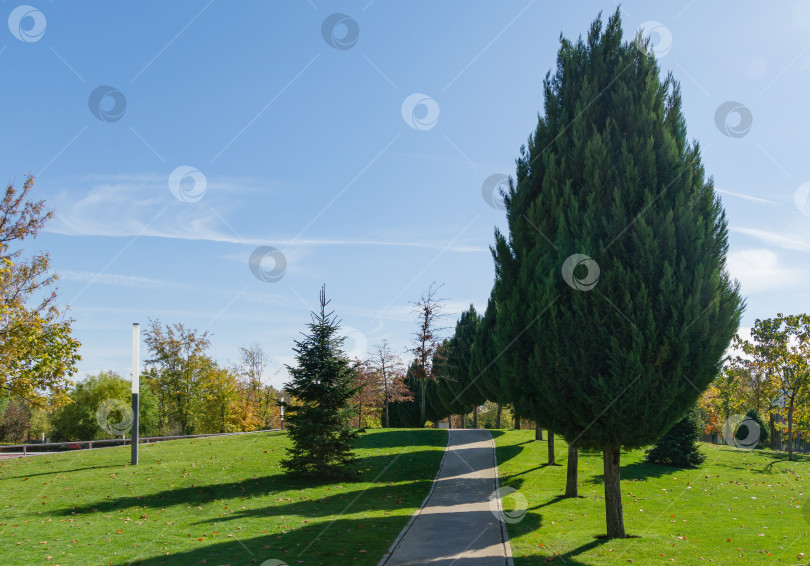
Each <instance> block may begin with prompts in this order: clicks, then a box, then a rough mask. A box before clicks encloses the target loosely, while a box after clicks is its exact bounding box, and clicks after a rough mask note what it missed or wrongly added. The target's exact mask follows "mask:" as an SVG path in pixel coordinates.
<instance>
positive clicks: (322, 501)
mask: <svg viewBox="0 0 810 566" xmlns="http://www.w3.org/2000/svg"><path fill="white" fill-rule="evenodd" d="M446 442H447V432H446V431H443V430H402V429H400V430H387V431H386V430H377V431H369V432H367V433H365V434H363V435H362V436H361V437H360V438H359V439H358V442H357V455H358V456H359V457H360V462H359V463H360V466H359V467H360V469H361V470H362V474H361V475H360V477H359V478H358V479H357V480H355V481H344V482H317V481H305V480H296V479H292V478H290V477H288V476H287V475H285V474H284V473H282V471H281V470H280V468H279V461H280V459H281V458H282V456H283V454H284V447H285V446H286V445H287V437H286V434H285V433H281V432H270V433H263V434H254V435H244V436H235V437H215V438H205V439H197V440H179V441H170V442H163V443H158V444H154V445H150V446H143V447H142V448H141V452H140V464H139V465H138V466H137V467H134V466H130V465H128V462H129V457H130V456H129V455H130V449H129V448H128V447H121V448H104V449H99V450H90V451H77V452H73V453H64V454H56V455H49V456H35V457H29V458H20V459H13V460H4V461H0V497H1V498H2V507H0V508H1V509H2V512H1V513H0V552H2V557H0V563H2V564H3V565H26V566H27V565H31V564H51V565H56V564H58V565H61V566H67V565H73V564H75V565H81V566H86V565H90V564H110V565H116V566H118V565H124V564H133V563H134V564H142V565H149V566H152V565H158V564H166V565H174V564H178V565H179V564H182V565H184V566H185V565H189V564H231V565H237V564H261V563H262V562H264V561H266V560H270V559H277V560H283V561H284V562H286V563H289V564H307V565H309V564H311V565H320V564H324V565H327V564H328V565H330V566H331V565H336V566H340V565H345V564H369V565H373V564H376V563H377V561H378V560H379V559H380V558H381V557H382V556H383V554H384V553H385V551H386V550H387V549H388V547H389V545H390V544H391V542H392V541H393V539H394V538H395V537H396V536H397V534H398V533H399V531H400V530H401V529H402V527H404V526H405V524H406V523H407V521H408V518H409V517H410V515H411V514H412V513H413V512H414V511H415V510H416V509H417V508H418V506H419V505H420V503H421V502H422V500H423V499H424V497H425V495H426V494H427V491H428V489H429V488H430V485H431V483H432V481H433V477H434V476H435V473H436V470H437V469H438V466H439V462H440V461H441V458H442V454H443V450H444V446H445V444H446Z"/></svg>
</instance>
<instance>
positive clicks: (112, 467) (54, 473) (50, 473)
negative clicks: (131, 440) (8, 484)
mask: <svg viewBox="0 0 810 566" xmlns="http://www.w3.org/2000/svg"><path fill="white" fill-rule="evenodd" d="M126 467H127V464H119V465H117V466H116V465H110V466H107V465H104V466H86V467H84V468H70V469H67V470H63V469H60V470H50V471H45V472H37V473H34V474H20V475H18V476H3V475H0V481H2V480H14V479H20V478H33V477H36V476H58V475H61V474H64V473H68V472H70V473H73V472H80V471H83V470H101V469H104V470H116V469H119V468H120V469H124V468H126Z"/></svg>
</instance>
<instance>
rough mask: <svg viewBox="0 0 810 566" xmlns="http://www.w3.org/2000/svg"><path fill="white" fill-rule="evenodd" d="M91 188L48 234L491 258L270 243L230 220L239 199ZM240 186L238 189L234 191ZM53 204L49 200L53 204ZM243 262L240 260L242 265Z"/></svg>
mask: <svg viewBox="0 0 810 566" xmlns="http://www.w3.org/2000/svg"><path fill="white" fill-rule="evenodd" d="M88 181H89V182H92V183H94V184H93V186H92V188H91V189H90V190H89V191H88V192H87V193H86V194H85V195H84V196H83V197H80V198H76V197H75V196H74V195H68V194H67V193H64V192H63V193H60V194H59V195H57V196H56V197H55V199H53V201H52V202H53V204H54V207H55V209H56V211H57V214H56V217H55V218H54V220H53V221H52V222H51V223H49V225H48V228H47V231H48V232H51V233H55V234H62V235H66V236H105V237H133V236H136V235H139V236H141V237H154V238H168V239H180V240H192V241H210V242H221V243H229V244H243V245H249V246H260V245H272V246H275V247H278V248H281V249H282V251H285V252H286V250H284V248H291V247H300V248H306V247H318V246H342V247H349V246H378V247H400V248H427V249H436V250H445V251H451V252H457V253H489V249H488V248H487V247H486V246H471V245H463V244H457V245H452V246H449V247H448V246H447V244H446V243H445V242H442V241H435V240H427V241H413V240H410V241H409V240H405V239H399V238H391V239H380V238H363V239H351V238H308V239H295V238H292V237H290V238H276V239H273V238H267V237H261V238H259V237H255V236H250V235H248V234H241V233H238V232H237V231H236V230H235V229H234V228H233V227H232V225H231V224H230V223H229V221H228V220H227V216H228V211H229V210H233V209H234V208H235V206H236V205H237V201H235V200H234V199H228V200H227V201H222V200H216V201H213V202H214V203H215V204H216V208H214V207H213V206H210V205H209V206H204V205H202V203H195V205H194V206H189V205H188V204H186V203H181V202H179V201H177V200H175V199H174V197H172V196H171V195H170V194H169V190H168V188H167V184H166V179H165V178H164V177H161V176H158V175H150V174H143V175H115V176H107V177H101V176H97V177H89V178H88ZM207 187H208V188H207V193H206V194H208V193H216V192H217V191H230V192H233V191H237V190H238V191H243V192H244V191H250V190H254V188H255V187H256V183H255V181H252V180H248V181H245V180H239V179H236V180H227V179H226V180H209V181H208V184H207ZM234 187H237V188H234ZM49 202H50V201H49ZM242 260H243V258H241V257H240V258H239V261H242Z"/></svg>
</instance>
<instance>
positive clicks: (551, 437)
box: [548, 431, 557, 466]
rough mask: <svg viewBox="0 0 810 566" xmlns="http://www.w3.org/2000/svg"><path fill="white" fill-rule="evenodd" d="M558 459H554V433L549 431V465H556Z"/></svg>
mask: <svg viewBox="0 0 810 566" xmlns="http://www.w3.org/2000/svg"><path fill="white" fill-rule="evenodd" d="M556 464H557V461H556V460H555V459H554V433H553V432H551V431H548V465H549V466H555V465H556Z"/></svg>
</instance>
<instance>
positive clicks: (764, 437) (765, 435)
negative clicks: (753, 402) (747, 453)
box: [734, 409, 770, 448]
mask: <svg viewBox="0 0 810 566" xmlns="http://www.w3.org/2000/svg"><path fill="white" fill-rule="evenodd" d="M745 417H746V419H751V420H752V421H754V422H755V423H756V425H757V427H759V430H756V429H753V430H752V427H751V426H749V425H748V423H746V422H745V420H743V423H745V426H739V427H738V428H737V430H736V431H735V432H734V437H735V438H736V439H737V440H739V441H741V442H743V443H745V441H746V440H748V443H746V444H751V443H752V441H751V440H749V439H748V435H749V434H755V435H758V437H759V440H758V441H757V445H756V446H754V448H765V447H766V446H768V441H769V440H770V434H769V432H768V425H766V424H765V421H763V420H762V417H760V416H759V411H757V410H756V409H748V412H746V413H745Z"/></svg>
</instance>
